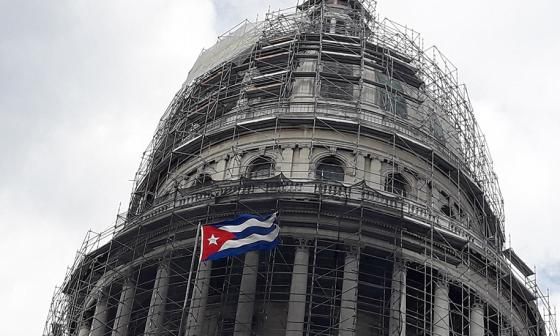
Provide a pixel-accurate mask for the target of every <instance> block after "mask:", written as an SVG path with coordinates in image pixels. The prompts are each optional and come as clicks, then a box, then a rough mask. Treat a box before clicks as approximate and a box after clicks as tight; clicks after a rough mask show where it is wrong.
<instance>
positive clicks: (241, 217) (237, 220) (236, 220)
mask: <svg viewBox="0 0 560 336" xmlns="http://www.w3.org/2000/svg"><path fill="white" fill-rule="evenodd" d="M272 215H273V214H271V215H268V216H264V217H263V216H257V215H251V214H241V215H239V216H238V217H237V218H234V219H231V220H227V221H223V222H219V223H216V224H212V225H213V226H215V227H217V228H219V227H221V226H227V225H241V224H243V223H245V222H246V221H248V220H249V219H252V218H254V219H256V220H258V221H260V222H264V221H265V220H267V219H269V218H270V216H272Z"/></svg>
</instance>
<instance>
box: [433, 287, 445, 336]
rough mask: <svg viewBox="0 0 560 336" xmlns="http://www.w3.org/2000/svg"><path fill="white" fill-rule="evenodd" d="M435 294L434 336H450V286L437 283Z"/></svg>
mask: <svg viewBox="0 0 560 336" xmlns="http://www.w3.org/2000/svg"><path fill="white" fill-rule="evenodd" d="M435 287H436V289H435V292H434V321H433V326H432V327H433V333H432V334H433V336H449V285H448V284H447V282H446V281H444V280H440V281H436V286H435Z"/></svg>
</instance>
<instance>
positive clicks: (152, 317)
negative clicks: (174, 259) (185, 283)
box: [144, 259, 170, 336]
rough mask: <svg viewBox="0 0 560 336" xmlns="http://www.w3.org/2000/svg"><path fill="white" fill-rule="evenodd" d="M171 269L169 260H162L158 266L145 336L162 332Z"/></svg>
mask: <svg viewBox="0 0 560 336" xmlns="http://www.w3.org/2000/svg"><path fill="white" fill-rule="evenodd" d="M169 268H170V260H169V259H164V260H162V261H161V263H160V264H159V266H158V270H157V273H156V280H155V282H154V289H153V290H152V298H151V300H150V309H149V311H148V317H147V319H146V328H145V329H144V335H145V336H151V335H158V334H159V331H160V330H161V326H162V324H163V315H164V314H165V303H166V301H167V291H168V290H169V273H170V272H169V271H170V270H169Z"/></svg>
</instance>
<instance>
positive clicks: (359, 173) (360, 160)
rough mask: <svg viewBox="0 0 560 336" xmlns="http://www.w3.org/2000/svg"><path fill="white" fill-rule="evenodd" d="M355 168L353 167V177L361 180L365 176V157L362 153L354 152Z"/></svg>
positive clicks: (357, 180) (358, 180)
mask: <svg viewBox="0 0 560 336" xmlns="http://www.w3.org/2000/svg"><path fill="white" fill-rule="evenodd" d="M355 155H356V168H355V174H354V175H355V178H356V182H361V181H362V180H364V179H365V178H366V174H365V172H366V158H365V157H364V155H363V154H362V153H356V154H355Z"/></svg>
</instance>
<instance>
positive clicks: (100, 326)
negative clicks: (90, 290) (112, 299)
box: [90, 289, 109, 336]
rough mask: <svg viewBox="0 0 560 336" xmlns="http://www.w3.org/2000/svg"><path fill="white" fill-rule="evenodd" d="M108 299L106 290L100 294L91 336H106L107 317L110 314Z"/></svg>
mask: <svg viewBox="0 0 560 336" xmlns="http://www.w3.org/2000/svg"><path fill="white" fill-rule="evenodd" d="M108 299H109V298H108V297H107V293H106V291H105V289H102V290H100V291H99V293H98V297H97V303H96V304H95V312H94V313H93V320H92V322H91V332H90V336H104V335H105V330H106V329H107V315H108V314H109V309H108V307H107V305H108Z"/></svg>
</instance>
